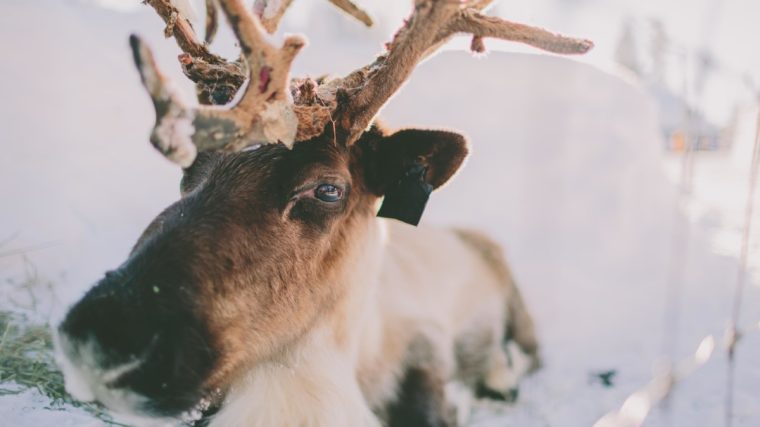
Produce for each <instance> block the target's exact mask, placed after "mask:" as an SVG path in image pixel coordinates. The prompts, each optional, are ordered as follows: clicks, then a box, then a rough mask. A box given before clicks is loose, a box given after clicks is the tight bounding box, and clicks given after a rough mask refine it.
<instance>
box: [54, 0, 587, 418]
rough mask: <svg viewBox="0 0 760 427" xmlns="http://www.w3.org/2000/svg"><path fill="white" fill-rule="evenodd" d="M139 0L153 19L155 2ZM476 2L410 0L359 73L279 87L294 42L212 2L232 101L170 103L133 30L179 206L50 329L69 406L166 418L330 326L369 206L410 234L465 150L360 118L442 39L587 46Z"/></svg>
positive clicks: (450, 137)
mask: <svg viewBox="0 0 760 427" xmlns="http://www.w3.org/2000/svg"><path fill="white" fill-rule="evenodd" d="M150 3H151V4H152V5H153V6H154V7H156V10H158V11H159V12H161V9H160V8H159V7H158V6H162V5H163V6H166V4H165V3H166V2H161V1H158V0H155V1H151V2H150ZM287 3H289V2H282V4H284V5H286V4H287ZM485 3H488V2H482V1H480V2H469V3H468V2H459V1H454V2H452V1H444V0H441V1H417V2H416V4H415V9H414V12H413V13H412V16H411V18H410V19H409V21H408V22H407V23H406V25H405V26H404V27H403V28H402V29H401V30H400V31H399V32H398V33H397V34H396V36H395V38H394V40H393V41H392V42H391V43H389V45H388V50H387V52H386V53H384V54H383V55H381V56H380V57H378V58H377V59H376V60H375V61H374V63H372V64H371V65H369V66H366V67H364V68H362V69H359V70H357V71H355V72H353V73H351V74H350V75H348V76H346V77H344V78H341V79H334V80H325V81H320V82H315V81H312V80H309V79H304V80H294V81H293V83H292V84H290V82H289V77H288V71H289V67H290V63H291V61H292V59H293V57H294V56H295V54H296V53H297V52H298V50H299V49H300V48H301V46H303V41H302V39H300V38H298V37H289V38H287V39H286V40H285V42H284V45H283V47H282V48H280V49H278V48H275V47H273V46H272V45H271V44H269V42H268V41H267V40H266V39H265V38H264V35H263V31H262V30H261V26H260V22H259V20H258V19H257V18H256V17H255V16H254V15H252V14H251V13H250V12H249V11H247V10H246V9H245V8H244V7H243V6H242V4H241V2H239V1H238V0H221V1H220V5H221V7H222V9H223V11H224V13H225V14H226V15H227V17H228V19H229V22H230V24H231V26H232V29H233V31H234V32H235V34H236V36H237V38H238V40H239V42H240V46H241V49H242V52H243V57H244V59H245V64H244V65H245V67H237V66H233V65H234V64H229V63H224V64H221V63H216V64H211V65H213V66H215V67H216V69H217V70H220V69H221V70H226V71H225V72H227V73H228V74H229V75H227V77H230V75H232V74H234V73H237V72H240V70H243V69H247V81H248V83H247V85H246V87H245V88H244V89H243V90H242V95H241V96H240V99H239V101H237V102H236V103H235V104H234V106H231V107H229V106H228V107H217V106H199V107H188V106H186V104H185V103H183V102H182V101H181V99H180V97H179V96H178V95H177V94H176V93H175V92H174V91H172V89H171V87H170V85H169V84H168V82H167V81H166V79H165V77H164V76H163V75H162V74H161V72H160V71H159V70H158V69H157V67H156V65H155V62H154V60H153V57H152V55H151V53H150V51H149V49H148V48H147V46H146V45H144V44H143V43H142V42H141V41H140V40H139V39H138V38H136V37H132V39H131V44H132V49H133V52H134V57H135V62H136V64H137V67H138V70H139V71H140V75H141V77H142V81H143V83H144V85H145V87H146V88H147V90H148V92H149V94H150V95H151V98H152V99H153V102H154V105H155V108H156V115H157V121H156V126H155V128H154V130H153V133H152V135H151V141H152V143H153V144H154V145H155V146H156V147H157V148H158V149H159V150H160V151H161V152H162V153H164V154H165V155H166V156H167V157H168V158H169V159H171V160H173V161H175V162H177V163H178V164H180V165H181V166H182V167H183V168H184V177H183V179H182V184H181V192H182V197H181V199H180V200H179V201H177V202H176V203H174V204H173V205H171V206H169V207H168V208H167V209H166V210H164V212H162V213H161V214H160V215H159V216H158V217H157V218H156V219H155V220H153V222H152V223H151V224H150V225H149V226H148V228H147V229H146V230H145V232H144V233H143V235H142V236H141V237H140V239H139V240H138V242H137V244H136V245H135V246H134V248H133V250H132V252H131V254H130V256H129V258H128V259H127V260H126V261H125V262H124V263H123V264H122V265H121V266H119V267H118V268H117V269H116V270H114V271H111V272H108V273H106V274H105V277H104V278H102V279H101V280H100V281H99V282H98V283H97V285H96V286H95V287H93V288H92V289H91V290H90V291H89V292H88V293H87V294H86V295H85V296H84V297H83V298H82V299H81V300H80V301H79V302H78V303H77V304H76V305H74V307H73V308H71V310H70V311H69V313H68V315H67V316H66V318H65V319H64V321H63V322H62V323H61V325H60V326H59V335H58V347H59V350H60V363H61V365H62V367H63V369H64V373H65V374H66V381H67V388H68V389H69V390H70V391H71V392H72V393H73V394H74V395H75V397H77V398H80V399H83V400H98V401H100V402H102V403H103V404H105V405H106V406H108V407H110V408H112V409H115V410H117V411H122V412H127V413H132V414H141V415H149V416H168V417H174V416H177V415H178V414H181V413H182V412H184V411H187V410H188V409H191V408H193V407H195V405H196V404H197V403H198V402H199V401H200V400H202V399H204V398H207V397H209V396H213V395H219V394H223V393H224V392H225V390H226V389H227V388H228V387H229V385H230V384H231V382H232V381H233V378H235V377H236V376H237V375H239V374H240V373H241V372H242V371H243V370H245V369H248V368H250V367H252V366H255V365H256V364H260V363H265V362H268V361H273V360H276V359H277V358H278V355H281V354H282V353H283V352H287V351H288V349H289V347H290V346H291V345H294V343H297V342H298V340H299V338H300V337H302V336H304V334H305V333H307V331H309V330H310V328H311V327H312V326H313V325H314V324H315V323H317V322H318V321H319V319H320V318H323V317H325V316H329V313H330V312H331V311H333V310H334V308H335V306H336V303H337V301H339V300H340V298H341V296H342V295H343V294H344V293H345V292H346V287H347V286H350V283H347V281H346V280H344V278H345V277H346V276H347V272H348V271H350V270H351V269H352V268H356V267H355V265H354V262H355V261H356V259H357V257H359V256H360V254H361V252H362V250H363V247H362V243H363V242H364V239H365V238H366V237H365V236H366V235H367V233H368V229H369V227H370V225H371V223H372V221H374V217H375V215H376V214H377V205H378V202H379V200H380V199H381V198H383V197H385V202H384V205H383V206H382V207H381V210H380V214H383V215H385V216H391V217H395V218H398V219H401V220H404V221H407V222H410V223H414V224H416V222H417V220H419V215H420V214H421V211H422V208H423V207H424V202H425V200H426V199H427V194H428V193H429V192H430V190H432V189H434V188H437V187H439V186H440V185H442V184H444V183H445V182H446V181H447V180H448V179H449V178H450V177H451V176H452V175H453V174H454V172H455V171H456V170H457V169H458V168H459V166H460V165H461V163H462V161H463V160H464V158H465V156H466V154H467V146H466V143H465V140H464V138H463V137H462V136H460V135H458V134H455V133H451V132H445V131H428V130H401V131H398V132H395V133H387V132H385V131H384V130H382V129H381V128H380V127H378V126H377V125H372V126H370V123H371V122H372V121H373V119H374V117H375V115H376V114H377V112H378V111H379V110H380V108H381V107H382V106H383V104H384V103H385V102H386V101H387V99H389V98H390V96H391V95H392V94H393V93H394V92H395V91H396V90H397V89H398V88H399V87H400V85H401V84H402V83H403V82H404V80H405V79H406V78H407V77H408V76H409V74H410V73H411V71H412V69H413V68H414V66H415V64H416V63H418V62H419V61H420V60H421V59H423V58H424V57H426V56H427V55H429V54H430V53H432V51H434V49H435V48H436V47H437V46H439V45H441V44H442V43H443V42H444V41H445V40H447V39H448V38H450V37H451V36H452V35H453V34H455V33H458V32H467V33H471V34H473V35H474V36H475V37H476V38H477V39H479V38H480V37H483V36H486V37H500V38H505V39H514V40H519V41H523V42H526V43H529V44H533V45H537V46H539V47H542V48H545V49H548V50H553V51H558V52H581V51H585V50H586V49H588V48H589V47H590V46H589V44H588V42H585V41H578V40H573V39H567V38H563V37H560V36H555V35H551V34H549V33H546V32H545V31H543V30H538V29H533V28H530V27H525V26H520V25H518V24H513V23H509V22H506V21H502V20H499V19H497V18H490V17H486V16H483V15H481V14H480V13H479V10H480V9H481V8H482V7H483V6H485ZM283 10H284V9H283ZM170 12H171V10H170ZM279 12H280V13H279V15H276V16H280V15H281V12H282V10H280V11H279ZM174 20H175V21H176V17H175V18H174ZM264 23H265V24H267V25H266V26H267V28H270V29H273V28H274V27H276V25H272V21H271V19H270V20H269V21H266V20H265V22H264ZM175 24H176V22H175ZM180 24H182V21H181V20H180ZM275 24H276V22H275ZM180 30H181V29H180ZM186 30H187V28H185V30H184V31H186ZM177 31H178V30H177V29H176V28H175V35H177ZM180 32H181V31H180ZM190 35H192V34H191V33H190ZM184 37H188V36H187V34H185V36H184ZM185 41H187V40H185ZM191 41H192V40H191ZM181 45H182V44H181ZM186 50H190V49H189V48H188V49H186ZM203 55H204V54H202V53H201V54H198V55H197V56H196V57H191V58H190V59H189V60H188V58H187V57H181V60H182V61H183V63H184V64H185V65H188V64H194V65H196V66H197V67H196V68H200V67H201V66H202V65H201V64H205V65H204V66H206V65H209V64H208V63H207V62H208V61H207V62H202V61H205V60H208V59H209V58H211V59H212V61H217V60H218V57H213V56H207V57H205V60H204V56H203ZM213 58H217V59H213ZM194 61H199V62H194ZM186 71H187V70H186ZM232 77H234V76H232ZM217 78H218V77H217ZM231 80H235V79H234V78H233V79H231ZM238 80H240V79H238ZM241 81H242V80H241ZM206 83H208V81H206ZM207 93H208V92H207ZM211 98H213V96H212V97H211Z"/></svg>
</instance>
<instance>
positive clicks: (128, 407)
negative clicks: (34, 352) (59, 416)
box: [53, 333, 156, 425]
mask: <svg viewBox="0 0 760 427" xmlns="http://www.w3.org/2000/svg"><path fill="white" fill-rule="evenodd" d="M53 343H54V348H55V360H56V363H57V364H58V366H59V367H60V368H61V371H62V373H63V378H64V386H65V387H66V391H67V392H69V394H71V395H72V396H73V397H74V398H75V399H77V400H81V401H84V402H91V401H94V400H97V401H99V402H101V403H103V404H104V405H106V406H107V407H108V408H110V409H112V410H114V412H116V413H118V414H122V415H125V416H127V417H129V418H130V420H131V421H132V422H133V423H135V424H139V425H146V422H149V423H150V424H152V425H155V422H156V420H155V419H154V420H151V421H148V420H146V419H144V418H143V417H141V416H139V415H137V410H138V408H140V407H142V406H143V405H144V404H145V403H147V401H148V399H147V398H145V397H144V396H142V395H140V394H137V393H134V392H132V391H130V390H125V389H117V388H113V387H109V386H108V384H109V383H112V382H113V381H115V380H117V379H118V378H119V377H121V376H122V375H124V374H126V373H128V372H131V371H133V370H135V369H137V368H138V367H139V366H140V365H141V364H142V363H143V362H144V359H143V358H135V359H134V360H131V361H129V362H127V363H124V364H122V365H119V366H116V367H112V368H102V367H101V366H100V363H99V361H98V360H99V358H100V353H101V352H100V348H99V346H98V345H97V343H95V342H94V341H93V340H88V341H86V342H85V343H81V344H76V343H73V342H71V341H70V340H68V339H67V338H66V337H65V336H62V335H60V334H58V333H55V334H54V335H53ZM71 353H73V354H76V356H77V361H76V363H74V361H72V360H71V359H70V358H69V357H68V354H71Z"/></svg>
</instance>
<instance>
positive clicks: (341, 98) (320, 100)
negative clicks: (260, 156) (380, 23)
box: [131, 0, 593, 167]
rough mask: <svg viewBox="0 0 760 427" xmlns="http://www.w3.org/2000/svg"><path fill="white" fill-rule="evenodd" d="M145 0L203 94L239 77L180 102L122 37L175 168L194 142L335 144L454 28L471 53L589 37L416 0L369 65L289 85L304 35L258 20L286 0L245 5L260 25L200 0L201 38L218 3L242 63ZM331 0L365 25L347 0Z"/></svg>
mask: <svg viewBox="0 0 760 427" xmlns="http://www.w3.org/2000/svg"><path fill="white" fill-rule="evenodd" d="M147 2H148V3H149V4H150V5H151V6H153V7H154V8H155V9H156V11H157V12H158V13H159V15H161V17H162V18H164V21H165V22H166V23H167V31H166V32H167V34H173V35H174V37H175V38H176V39H177V42H178V44H179V46H180V47H181V48H182V49H183V51H184V52H185V53H183V54H182V55H180V62H181V63H182V64H183V69H184V71H185V73H186V74H187V75H188V76H189V77H190V78H191V79H193V80H194V81H196V83H198V88H199V98H200V99H201V101H202V102H203V101H206V102H205V103H216V104H223V103H226V102H227V101H229V100H230V99H231V98H232V97H233V96H234V94H235V93H236V92H237V91H238V88H239V87H240V86H241V85H242V84H243V83H244V81H245V80H247V82H248V84H247V86H246V87H245V89H244V90H243V94H242V95H241V96H240V99H239V101H238V102H237V103H236V104H235V105H234V106H227V107H217V106H207V105H201V106H198V107H189V106H187V104H185V103H184V102H183V101H182V100H181V97H180V96H179V95H178V93H177V92H176V91H174V90H173V89H172V88H171V85H170V84H169V82H168V81H167V79H166V78H165V77H164V75H163V74H162V73H161V72H160V70H159V69H158V67H157V66H156V63H155V60H154V59H153V55H152V53H151V51H150V49H149V48H148V47H147V45H145V44H144V43H143V42H141V41H140V39H139V38H137V37H136V36H133V37H132V38H131V45H132V49H133V52H134V57H135V63H136V64H137V67H138V69H139V71H140V76H141V78H142V81H143V84H144V86H145V87H146V89H147V90H148V93H149V94H150V96H151V98H152V100H153V103H154V105H155V108H156V125H155V127H154V129H153V132H152V134H151V142H152V143H153V145H154V146H156V148H158V149H159V150H160V151H162V152H163V153H164V155H166V156H167V157H168V158H169V159H170V160H172V161H174V162H176V163H179V164H180V165H182V166H183V167H187V166H189V165H190V164H191V163H192V161H193V160H194V158H195V154H196V152H197V151H198V150H213V149H222V148H223V149H227V150H233V151H234V150H238V149H241V148H243V147H245V146H246V145H249V144H253V143H276V142H281V143H284V144H285V145H288V146H291V145H292V144H293V143H294V142H295V141H303V140H307V139H310V138H313V137H315V136H318V135H320V134H322V133H324V132H325V131H332V130H334V131H335V135H334V136H335V137H336V138H337V139H338V140H339V141H340V142H341V143H343V144H345V145H351V144H353V142H355V141H356V140H357V139H358V138H359V136H361V134H362V132H363V131H364V130H365V129H366V128H367V127H368V126H369V125H370V123H371V122H372V120H373V119H374V117H375V115H376V114H377V113H378V112H379V111H380V109H381V108H382V107H383V105H385V103H386V102H387V101H388V99H390V98H391V96H393V94H394V93H395V92H396V91H397V90H398V89H399V88H400V87H401V85H402V84H403V83H404V81H406V79H407V78H408V77H409V75H410V74H411V73H412V71H413V70H414V68H415V67H416V65H417V64H418V63H419V62H420V61H421V60H423V59H424V58H426V57H427V56H429V55H431V54H432V53H434V52H435V51H436V50H437V49H438V48H439V47H440V46H441V45H443V44H444V43H445V42H446V41H447V40H448V39H450V38H451V37H452V36H454V35H456V34H460V33H464V34H470V35H472V37H473V39H472V45H471V49H472V50H474V51H477V52H482V51H483V50H484V45H483V38H485V37H493V38H499V39H503V40H510V41H516V42H520V43H525V44H528V45H531V46H534V47H537V48H539V49H543V50H546V51H550V52H555V53H562V54H577V53H584V52H586V51H588V50H589V49H590V48H591V47H592V46H593V43H592V42H590V41H588V40H581V39H574V38H568V37H564V36H561V35H557V34H553V33H550V32H548V31H545V30H543V29H540V28H535V27H530V26H527V25H523V24H517V23H513V22H509V21H505V20H502V19H499V18H495V17H490V16H485V15H483V14H481V10H482V9H483V8H485V7H486V6H488V5H489V4H490V3H491V2H492V0H469V1H462V0H415V2H414V10H413V12H412V15H411V17H410V18H409V19H408V20H407V21H405V24H404V26H403V27H402V28H401V29H400V30H399V31H398V32H397V33H396V35H395V36H394V38H393V40H392V41H391V42H390V43H388V44H387V51H386V52H385V53H384V54H382V55H380V56H379V57H378V58H377V59H376V60H375V61H374V62H373V63H371V64H369V65H367V66H365V67H362V68H360V69H358V70H356V71H354V72H352V73H350V74H349V75H347V76H345V77H343V78H339V79H334V80H325V81H321V82H320V83H319V84H317V82H315V81H313V80H311V79H294V80H293V82H292V87H289V76H288V74H289V71H290V66H291V63H292V61H293V59H294V57H295V55H296V54H297V53H298V51H299V50H300V49H301V48H302V47H303V46H304V44H305V41H304V39H302V38H301V37H298V36H289V37H287V38H286V39H285V42H284V43H283V45H282V47H280V48H277V47H275V46H273V45H272V44H271V43H269V41H268V40H267V39H266V37H265V35H264V28H263V27H264V26H265V27H266V28H267V29H269V30H270V31H274V29H275V28H276V26H277V23H278V22H279V20H280V18H281V17H282V15H283V13H284V12H285V9H286V8H287V7H288V6H289V5H290V3H291V2H292V0H280V2H279V3H277V2H268V1H267V0H256V3H255V5H254V11H255V12H256V15H258V16H259V17H260V18H261V20H262V22H263V25H262V23H261V22H260V21H259V19H257V17H256V16H254V15H253V14H252V13H251V11H249V10H247V9H246V8H245V7H244V6H243V4H242V2H241V1H240V0H207V16H208V21H207V39H209V34H212V33H213V32H214V31H215V28H216V19H217V18H216V13H215V9H214V10H211V11H210V10H208V8H211V9H213V8H215V4H216V3H217V2H218V4H219V6H221V9H222V11H223V12H224V14H225V15H226V16H227V18H228V21H229V22H230V25H231V27H232V30H233V32H234V33H235V36H236V38H237V39H238V41H239V44H240V47H241V50H242V54H243V59H244V61H245V63H244V64H240V63H233V62H227V61H225V60H224V59H222V58H220V57H218V56H216V55H214V54H212V53H211V52H209V51H208V49H207V47H206V45H205V44H203V43H200V42H198V40H197V38H196V36H195V33H194V32H193V30H192V26H191V25H190V23H189V21H187V20H186V19H185V18H184V17H182V16H181V15H180V14H179V12H178V10H177V9H176V8H175V7H174V6H173V4H172V3H171V1H169V0H147ZM330 2H331V3H333V4H336V5H337V6H339V7H340V8H341V9H343V10H346V11H348V12H349V13H350V14H352V15H353V16H356V17H358V18H359V19H360V20H362V21H363V22H365V23H368V24H369V23H371V20H369V17H368V16H366V14H364V12H362V11H361V10H360V9H358V8H357V7H356V6H354V5H353V3H352V2H351V1H349V0H330ZM268 8H269V9H268ZM362 16H364V17H366V19H364V18H363V17H362ZM220 86H221V87H222V88H223V89H224V90H222V91H221V92H220V91H219V87H220ZM288 90H290V92H288ZM220 93H221V95H220ZM291 96H292V98H291ZM328 124H329V126H328Z"/></svg>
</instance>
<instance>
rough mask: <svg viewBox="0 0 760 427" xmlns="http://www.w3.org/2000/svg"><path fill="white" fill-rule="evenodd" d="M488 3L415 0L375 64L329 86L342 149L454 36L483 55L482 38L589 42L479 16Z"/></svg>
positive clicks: (547, 46) (566, 49)
mask: <svg viewBox="0 0 760 427" xmlns="http://www.w3.org/2000/svg"><path fill="white" fill-rule="evenodd" d="M490 3H491V1H490V0H472V1H469V2H461V1H460V0H415V4H414V11H413V12H412V15H411V17H410V18H409V19H408V20H407V21H406V23H405V25H404V26H403V27H402V28H401V29H400V30H399V31H398V32H397V33H396V35H395V36H394V39H393V41H391V42H390V43H389V44H388V51H387V52H386V53H385V54H384V55H381V56H380V57H378V58H377V59H376V60H375V62H374V63H372V64H370V65H369V66H366V67H364V68H361V69H359V70H357V71H354V72H353V73H351V74H350V75H348V76H347V77H345V78H344V79H342V80H341V81H338V82H337V83H334V84H333V86H334V87H335V89H334V93H335V102H336V104H337V106H336V114H335V115H334V117H335V120H336V122H337V127H338V130H339V132H342V136H343V138H344V140H345V144H346V145H350V144H352V143H353V142H354V141H356V140H357V139H358V138H359V136H360V135H361V134H362V132H364V130H365V129H366V128H367V126H369V124H370V123H371V122H372V120H373V119H374V117H375V115H376V114H377V113H378V112H379V111H380V109H381V108H382V107H383V105H385V103H386V102H387V101H388V99H390V98H391V97H392V96H393V94H394V93H395V92H396V91H397V90H398V89H399V88H400V87H401V85H402V84H403V83H404V81H406V79H407V78H408V77H409V75H410V74H411V73H412V71H413V70H414V68H415V66H416V65H417V64H418V63H419V62H420V61H421V60H423V59H424V58H426V57H427V56H429V55H430V54H432V53H434V52H435V51H436V50H437V49H438V47H440V46H441V45H442V44H443V43H444V42H445V41H446V40H448V39H449V38H451V37H452V36H454V35H456V34H458V33H467V34H471V35H472V36H473V43H472V48H473V50H476V51H482V50H483V49H484V46H483V38H484V37H493V38H499V39H503V40H509V41H516V42H520V43H524V44H528V45H530V46H534V47H537V48H539V49H543V50H546V51H549V52H554V53H561V54H581V53H585V52H586V51H588V50H589V49H591V47H593V43H592V42H591V41H589V40H582V39H575V38H570V37H565V36H561V35H557V34H553V33H550V32H548V31H546V30H543V29H540V28H536V27H531V26H528V25H523V24H516V23H512V22H509V21H505V20H503V19H499V18H494V17H489V16H484V15H482V14H481V13H480V10H481V9H483V8H484V7H486V6H488V5H489V4H490Z"/></svg>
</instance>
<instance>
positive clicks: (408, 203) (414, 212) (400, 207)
mask: <svg viewBox="0 0 760 427" xmlns="http://www.w3.org/2000/svg"><path fill="white" fill-rule="evenodd" d="M425 172H426V170H425V168H424V167H423V166H422V165H420V164H415V165H414V166H412V167H410V168H409V169H408V170H407V171H406V173H405V174H404V176H403V177H401V179H400V180H399V181H398V182H397V183H396V184H395V185H393V186H391V187H390V188H388V190H387V191H386V192H385V199H384V200H383V204H382V205H381V206H380V211H379V212H378V213H377V216H379V217H383V218H394V219H397V220H399V221H403V222H405V223H407V224H411V225H417V224H419V222H420V218H422V212H424V211H425V205H426V204H427V201H428V199H429V198H430V193H431V192H432V191H433V186H432V185H430V184H428V183H427V182H425Z"/></svg>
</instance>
